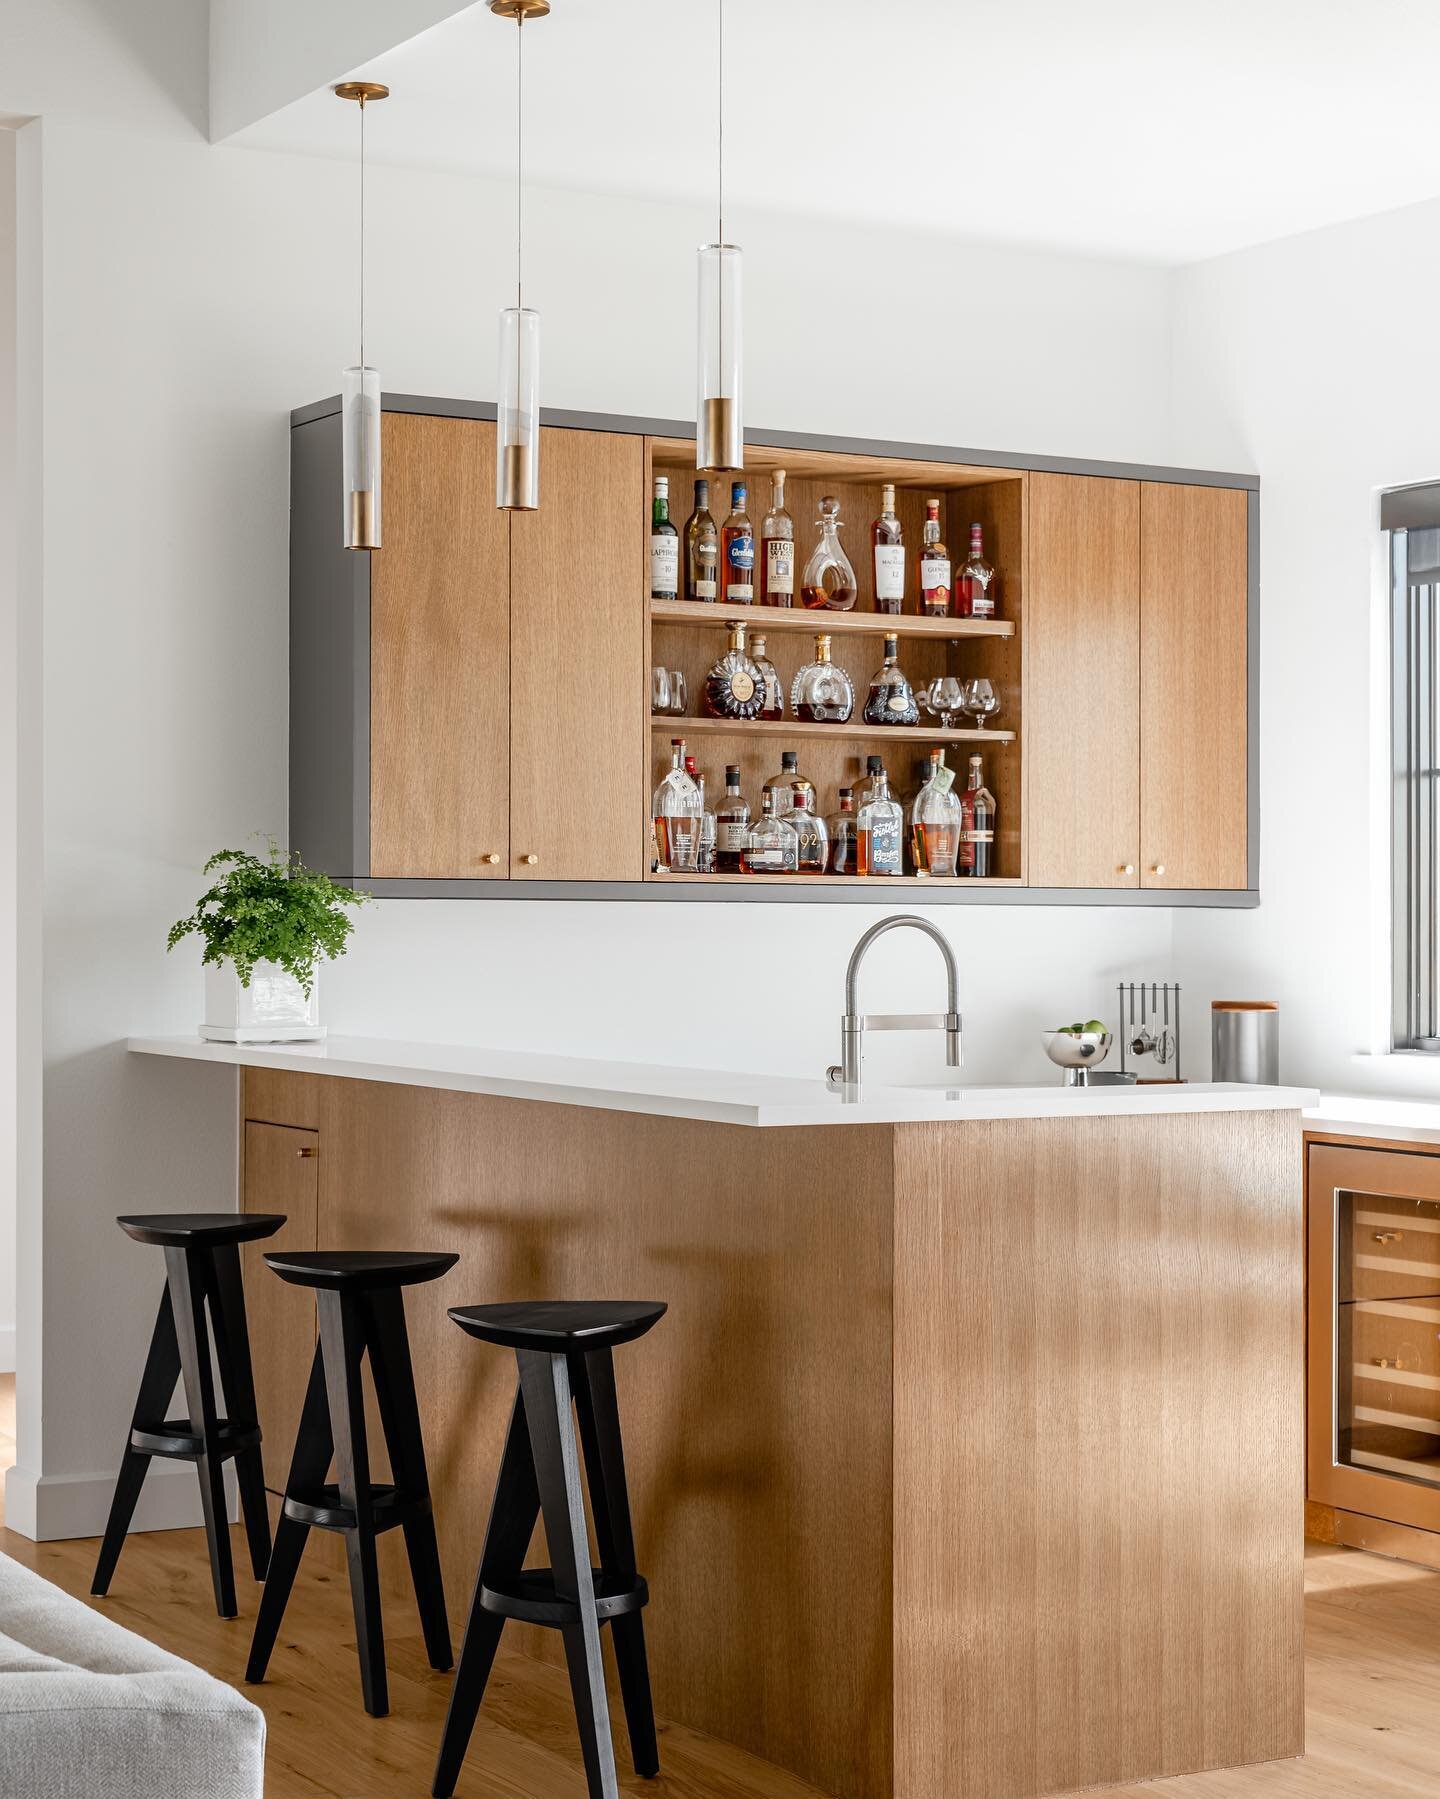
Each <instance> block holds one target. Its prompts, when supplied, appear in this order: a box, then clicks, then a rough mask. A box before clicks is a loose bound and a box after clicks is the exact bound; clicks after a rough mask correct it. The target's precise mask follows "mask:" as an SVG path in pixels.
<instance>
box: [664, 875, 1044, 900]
mask: <svg viewBox="0 0 1440 1799" xmlns="http://www.w3.org/2000/svg"><path fill="white" fill-rule="evenodd" d="M646 878H647V880H651V881H688V882H710V883H712V884H713V883H714V882H716V881H720V882H731V881H733V882H739V883H740V884H741V885H742V886H746V887H755V886H764V885H765V884H766V883H767V882H768V883H769V884H770V886H772V887H773V886H775V885H776V884H777V883H779V884H782V885H785V886H789V887H854V886H855V885H857V883H860V882H865V883H866V884H867V885H870V886H874V887H875V888H877V889H883V888H885V887H1022V886H1023V885H1024V882H1023V881H1019V880H1009V879H1006V878H1004V877H1002V876H999V875H987V876H985V878H984V879H977V878H976V877H975V876H974V875H953V876H952V875H874V876H870V877H866V876H863V875H799V874H795V875H732V874H715V875H700V874H693V875H692V874H670V873H669V872H668V871H667V870H665V869H660V868H652V869H651V870H650V872H649V874H648V875H647V877H646ZM876 898H877V899H878V898H879V893H878V891H877V894H876Z"/></svg>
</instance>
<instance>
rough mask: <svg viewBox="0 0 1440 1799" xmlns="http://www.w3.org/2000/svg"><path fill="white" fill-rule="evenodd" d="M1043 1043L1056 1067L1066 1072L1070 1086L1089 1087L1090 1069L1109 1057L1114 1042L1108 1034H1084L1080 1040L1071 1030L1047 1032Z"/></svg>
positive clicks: (1067, 1084) (1107, 1032)
mask: <svg viewBox="0 0 1440 1799" xmlns="http://www.w3.org/2000/svg"><path fill="white" fill-rule="evenodd" d="M1040 1041H1041V1042H1042V1043H1043V1044H1044V1045H1045V1054H1046V1055H1047V1056H1049V1058H1050V1060H1051V1061H1052V1062H1053V1063H1054V1064H1055V1066H1056V1067H1057V1068H1063V1069H1064V1070H1065V1085H1066V1086H1067V1087H1087V1086H1089V1084H1090V1070H1091V1069H1092V1068H1098V1067H1099V1066H1100V1064H1101V1063H1102V1062H1103V1061H1104V1060H1105V1058H1106V1056H1107V1055H1109V1053H1110V1045H1111V1043H1112V1042H1113V1041H1114V1039H1113V1037H1112V1035H1111V1033H1110V1032H1109V1031H1081V1032H1080V1034H1079V1036H1078V1037H1077V1036H1075V1035H1073V1034H1072V1033H1071V1032H1069V1031H1045V1032H1043V1033H1042V1034H1041V1039H1040Z"/></svg>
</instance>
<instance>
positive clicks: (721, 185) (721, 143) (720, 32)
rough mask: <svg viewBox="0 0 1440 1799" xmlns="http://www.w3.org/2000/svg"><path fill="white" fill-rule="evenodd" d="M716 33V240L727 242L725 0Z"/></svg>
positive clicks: (718, 1) (719, 5) (718, 2)
mask: <svg viewBox="0 0 1440 1799" xmlns="http://www.w3.org/2000/svg"><path fill="white" fill-rule="evenodd" d="M715 12H716V24H717V33H716V35H717V36H718V38H719V41H720V53H719V55H718V56H717V57H716V59H715V65H716V68H717V70H718V72H719V82H718V86H717V90H716V104H715V110H716V112H717V114H718V115H719V120H720V129H719V131H718V132H717V134H716V137H717V140H718V159H717V160H718V167H717V169H716V175H715V198H716V207H717V212H716V221H715V222H716V226H717V228H718V235H717V237H716V242H717V243H721V244H723V243H724V242H725V0H715Z"/></svg>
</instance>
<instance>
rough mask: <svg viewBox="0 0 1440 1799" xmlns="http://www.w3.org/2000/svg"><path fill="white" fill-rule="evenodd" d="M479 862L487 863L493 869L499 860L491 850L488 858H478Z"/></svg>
mask: <svg viewBox="0 0 1440 1799" xmlns="http://www.w3.org/2000/svg"><path fill="white" fill-rule="evenodd" d="M480 860H481V861H482V862H488V863H489V864H490V866H491V867H492V868H493V867H494V866H495V864H496V863H497V862H498V861H499V860H500V858H499V857H498V856H497V855H496V854H495V852H494V850H491V852H490V854H489V855H488V856H482V857H481V858H480Z"/></svg>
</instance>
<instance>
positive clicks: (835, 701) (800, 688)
mask: <svg viewBox="0 0 1440 1799" xmlns="http://www.w3.org/2000/svg"><path fill="white" fill-rule="evenodd" d="M790 710H791V711H792V712H793V713H794V714H795V716H796V718H799V719H803V720H804V721H805V723H806V724H811V725H843V724H844V723H845V721H846V719H848V718H849V716H850V714H851V713H852V712H853V711H854V710H855V684H854V682H852V681H851V679H850V677H849V675H847V674H846V672H845V670H844V669H843V668H840V667H838V666H837V665H836V664H835V663H833V662H832V661H831V660H830V637H829V633H828V632H824V631H822V632H821V633H820V635H819V636H818V637H817V638H816V639H815V660H814V661H813V662H807V663H806V664H805V666H804V667H803V668H802V669H801V670H800V672H799V674H797V675H796V677H795V679H794V681H793V682H792V683H791V686H790Z"/></svg>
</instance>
